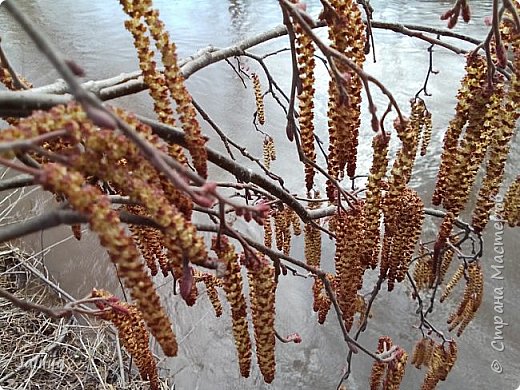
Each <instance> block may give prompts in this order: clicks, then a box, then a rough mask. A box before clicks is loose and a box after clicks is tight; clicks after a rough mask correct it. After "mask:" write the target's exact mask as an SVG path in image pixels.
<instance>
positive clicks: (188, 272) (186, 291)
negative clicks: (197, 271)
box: [179, 264, 193, 305]
mask: <svg viewBox="0 0 520 390" xmlns="http://www.w3.org/2000/svg"><path fill="white" fill-rule="evenodd" d="M179 285H180V293H181V297H182V299H184V300H185V301H186V303H187V304H188V305H190V301H191V288H192V287H193V270H192V269H191V267H190V266H189V265H186V264H185V265H184V267H183V268H182V278H181V280H179Z"/></svg>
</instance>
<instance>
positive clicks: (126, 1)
mask: <svg viewBox="0 0 520 390" xmlns="http://www.w3.org/2000/svg"><path fill="white" fill-rule="evenodd" d="M120 3H121V5H122V7H123V10H124V11H125V12H126V13H127V14H128V16H129V17H130V19H129V20H127V21H126V22H125V27H126V28H127V29H128V30H129V31H130V32H131V33H132V35H133V36H134V45H135V47H136V49H137V53H138V56H139V64H140V67H141V70H142V72H143V78H144V81H145V83H146V84H147V85H148V87H149V90H150V95H151V97H152V98H153V100H154V109H155V111H156V113H157V115H158V116H159V119H160V120H161V121H163V122H164V123H166V124H169V125H173V124H174V118H173V112H172V110H171V108H170V105H169V98H172V99H173V100H174V101H175V103H176V105H177V106H176V109H177V114H178V115H179V120H180V122H181V125H182V129H183V130H184V132H185V134H186V144H187V146H188V150H189V151H190V154H191V157H192V160H193V165H194V166H195V169H196V170H197V172H198V173H199V175H201V176H202V177H204V178H206V177H207V152H206V149H205V147H204V145H205V143H206V139H205V138H204V137H203V136H202V133H201V128H200V124H199V122H198V120H197V113H196V110H195V106H194V105H193V102H192V98H191V95H190V93H189V92H188V89H187V88H186V86H185V82H184V76H183V75H182V71H181V69H180V67H179V65H178V63H177V54H176V51H177V49H176V46H175V44H174V43H173V42H172V41H171V40H170V38H169V35H168V32H167V31H166V29H165V26H164V23H163V22H162V21H161V19H160V18H159V12H158V11H157V10H156V9H153V8H152V1H151V0H148V1H143V0H120ZM147 32H148V33H149V36H148V35H146V33H147ZM150 37H151V38H153V40H154V41H155V46H156V47H157V50H158V51H159V52H160V54H161V59H162V62H163V65H164V72H163V73H161V72H159V71H158V70H157V67H156V64H155V61H154V57H155V53H154V51H153V50H152V48H151V45H150ZM170 149H172V150H171V154H172V156H173V157H175V158H177V159H178V160H179V161H183V162H184V161H185V158H184V157H183V156H182V149H181V148H180V147H179V146H174V145H172V146H170Z"/></svg>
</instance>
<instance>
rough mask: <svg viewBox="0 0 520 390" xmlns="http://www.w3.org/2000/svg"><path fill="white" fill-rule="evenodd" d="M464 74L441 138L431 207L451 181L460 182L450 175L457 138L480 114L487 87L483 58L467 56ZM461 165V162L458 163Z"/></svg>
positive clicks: (446, 191) (447, 188)
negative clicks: (470, 119)
mask: <svg viewBox="0 0 520 390" xmlns="http://www.w3.org/2000/svg"><path fill="white" fill-rule="evenodd" d="M465 70H466V74H465V76H464V78H463V79H462V81H461V86H460V88H459V91H458V93H457V107H456V108H455V117H454V118H453V119H452V120H451V121H450V124H449V126H448V130H447V131H446V133H445V135H444V146H443V149H442V150H443V152H442V155H441V164H440V167H439V173H438V175H437V184H436V187H435V190H434V192H433V196H432V203H433V204H434V205H440V204H441V202H442V201H443V200H444V198H445V195H446V194H447V193H448V191H449V187H450V186H451V180H452V179H455V180H456V181H455V183H458V181H459V178H455V177H454V176H453V174H452V172H453V170H454V167H455V166H457V165H456V164H457V162H456V161H457V156H458V155H459V156H460V153H459V152H458V144H459V137H460V135H461V134H462V132H463V129H464V126H465V125H466V123H467V122H468V120H469V118H470V115H476V114H477V113H478V114H480V113H481V112H482V111H484V110H483V103H484V101H483V99H482V98H481V97H482V91H483V88H484V87H485V84H486V64H485V59H484V58H483V57H482V56H468V58H467V63H466V69H465ZM475 146H476V145H475ZM459 163H460V164H464V162H463V161H459Z"/></svg>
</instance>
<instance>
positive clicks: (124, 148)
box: [74, 127, 207, 264]
mask: <svg viewBox="0 0 520 390" xmlns="http://www.w3.org/2000/svg"><path fill="white" fill-rule="evenodd" d="M83 132H84V134H85V136H86V139H85V145H86V148H87V150H86V151H85V153H84V154H82V155H81V156H80V157H79V158H77V159H75V160H74V165H75V167H77V168H78V169H80V170H82V171H85V172H90V173H91V174H97V175H98V176H99V177H100V178H102V179H104V180H106V181H108V182H111V183H112V185H113V186H114V187H116V188H118V189H119V190H120V191H121V193H123V194H125V195H128V196H130V197H131V198H132V199H134V200H136V201H138V202H140V203H141V204H142V205H144V207H145V209H146V212H147V213H148V214H149V215H150V217H151V218H153V219H155V221H156V222H157V223H158V224H159V225H161V226H162V228H163V229H162V230H163V236H164V240H163V245H164V246H165V247H166V248H168V250H171V251H173V252H175V251H176V250H177V248H180V249H181V250H182V251H183V254H184V256H185V257H186V258H187V259H188V260H189V261H190V262H192V263H194V264H201V263H204V262H205V261H206V259H207V251H206V247H205V245H204V240H203V238H202V237H201V236H200V235H199V234H198V233H197V231H196V229H195V227H194V226H193V224H192V223H191V222H190V221H188V220H187V219H186V218H185V216H184V215H183V214H182V213H180V212H179V211H178V210H177V208H176V207H175V206H174V205H173V204H171V203H170V202H169V201H168V199H167V198H166V197H165V195H164V192H163V191H162V188H161V187H160V183H158V184H156V183H155V181H154V177H156V172H155V171H153V170H150V169H149V167H150V164H149V163H148V162H147V161H146V160H145V159H144V158H143V157H142V156H140V153H139V151H138V150H137V148H136V147H135V145H133V144H131V143H130V142H128V140H126V138H122V137H121V136H117V135H116V134H115V133H113V132H111V131H103V130H101V131H92V130H91V129H88V128H87V127H83ZM107 150H110V153H106V151H107ZM101 156H103V158H101ZM122 157H126V158H127V160H128V165H129V166H132V167H133V169H134V170H133V171H128V169H127V167H120V166H117V165H115V164H111V162H113V161H114V160H115V161H119V160H120V158H122ZM138 172H141V173H142V174H141V175H139V174H137V173H138ZM150 175H154V176H152V177H150ZM143 178H149V179H148V180H143Z"/></svg>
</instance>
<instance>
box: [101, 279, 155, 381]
mask: <svg viewBox="0 0 520 390" xmlns="http://www.w3.org/2000/svg"><path fill="white" fill-rule="evenodd" d="M91 297H92V298H102V300H97V301H96V302H95V304H96V306H97V308H98V309H99V310H103V311H102V313H101V314H100V317H101V318H102V319H104V320H105V321H110V322H111V323H112V324H113V325H114V326H115V327H116V329H117V332H118V337H119V340H120V341H121V344H122V345H123V347H124V348H125V349H126V351H127V352H128V353H129V354H130V356H132V358H133V359H134V362H135V365H136V366H137V368H138V370H139V374H140V375H141V378H142V379H143V380H148V381H150V389H151V390H158V389H159V388H160V387H159V376H158V374H157V365H156V362H155V359H154V357H153V355H152V352H151V351H150V347H149V340H148V331H147V330H146V326H145V322H144V320H143V317H142V314H141V312H140V311H139V310H138V309H137V307H136V306H135V305H130V304H128V303H125V302H120V301H119V299H117V298H116V297H114V296H113V295H112V294H110V293H109V292H107V291H104V290H96V289H94V290H92V293H91Z"/></svg>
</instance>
